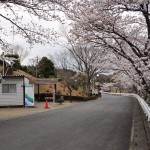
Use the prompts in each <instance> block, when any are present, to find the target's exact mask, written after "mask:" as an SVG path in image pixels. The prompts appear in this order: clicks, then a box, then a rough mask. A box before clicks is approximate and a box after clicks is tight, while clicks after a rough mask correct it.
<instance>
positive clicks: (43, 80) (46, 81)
mask: <svg viewBox="0 0 150 150" xmlns="http://www.w3.org/2000/svg"><path fill="white" fill-rule="evenodd" d="M59 81H60V79H59V78H53V79H52V78H51V79H50V78H38V79H37V80H36V81H35V84H44V85H46V84H56V83H58V82H59Z"/></svg>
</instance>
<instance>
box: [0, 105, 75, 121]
mask: <svg viewBox="0 0 150 150" xmlns="http://www.w3.org/2000/svg"><path fill="white" fill-rule="evenodd" d="M48 104H49V109H46V108H45V102H39V103H38V102H35V107H4V108H0V120H8V119H12V118H17V117H21V116H26V115H30V114H35V113H39V112H44V111H50V110H53V109H58V108H62V107H66V106H70V105H73V104H75V102H73V103H70V102H64V103H63V104H58V103H52V102H49V103H48Z"/></svg>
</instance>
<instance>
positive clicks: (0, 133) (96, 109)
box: [0, 95, 132, 150]
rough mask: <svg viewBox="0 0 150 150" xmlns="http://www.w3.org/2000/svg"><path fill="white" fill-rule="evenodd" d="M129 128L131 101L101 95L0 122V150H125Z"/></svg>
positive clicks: (127, 143) (129, 99) (127, 147)
mask: <svg viewBox="0 0 150 150" xmlns="http://www.w3.org/2000/svg"><path fill="white" fill-rule="evenodd" d="M18 113H19V112H18ZM131 126H132V99H131V98H129V97H121V96H106V95H105V96H103V98H101V99H99V100H94V101H89V102H85V103H79V104H76V105H72V106H69V107H65V108H61V109H56V110H51V111H47V112H44V113H38V114H34V115H30V116H26V117H21V118H17V119H11V120H7V121H1V122H0V150H128V149H129V144H130V133H131Z"/></svg>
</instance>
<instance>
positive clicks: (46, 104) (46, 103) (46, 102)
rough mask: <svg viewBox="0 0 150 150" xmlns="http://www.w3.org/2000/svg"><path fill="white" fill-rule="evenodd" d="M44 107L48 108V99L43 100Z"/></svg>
mask: <svg viewBox="0 0 150 150" xmlns="http://www.w3.org/2000/svg"><path fill="white" fill-rule="evenodd" d="M45 108H46V109H49V107H48V100H46V101H45Z"/></svg>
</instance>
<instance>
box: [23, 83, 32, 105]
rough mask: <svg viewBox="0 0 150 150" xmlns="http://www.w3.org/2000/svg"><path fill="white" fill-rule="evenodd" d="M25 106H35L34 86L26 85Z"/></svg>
mask: <svg viewBox="0 0 150 150" xmlns="http://www.w3.org/2000/svg"><path fill="white" fill-rule="evenodd" d="M25 106H34V85H33V84H26V85H25Z"/></svg>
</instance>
